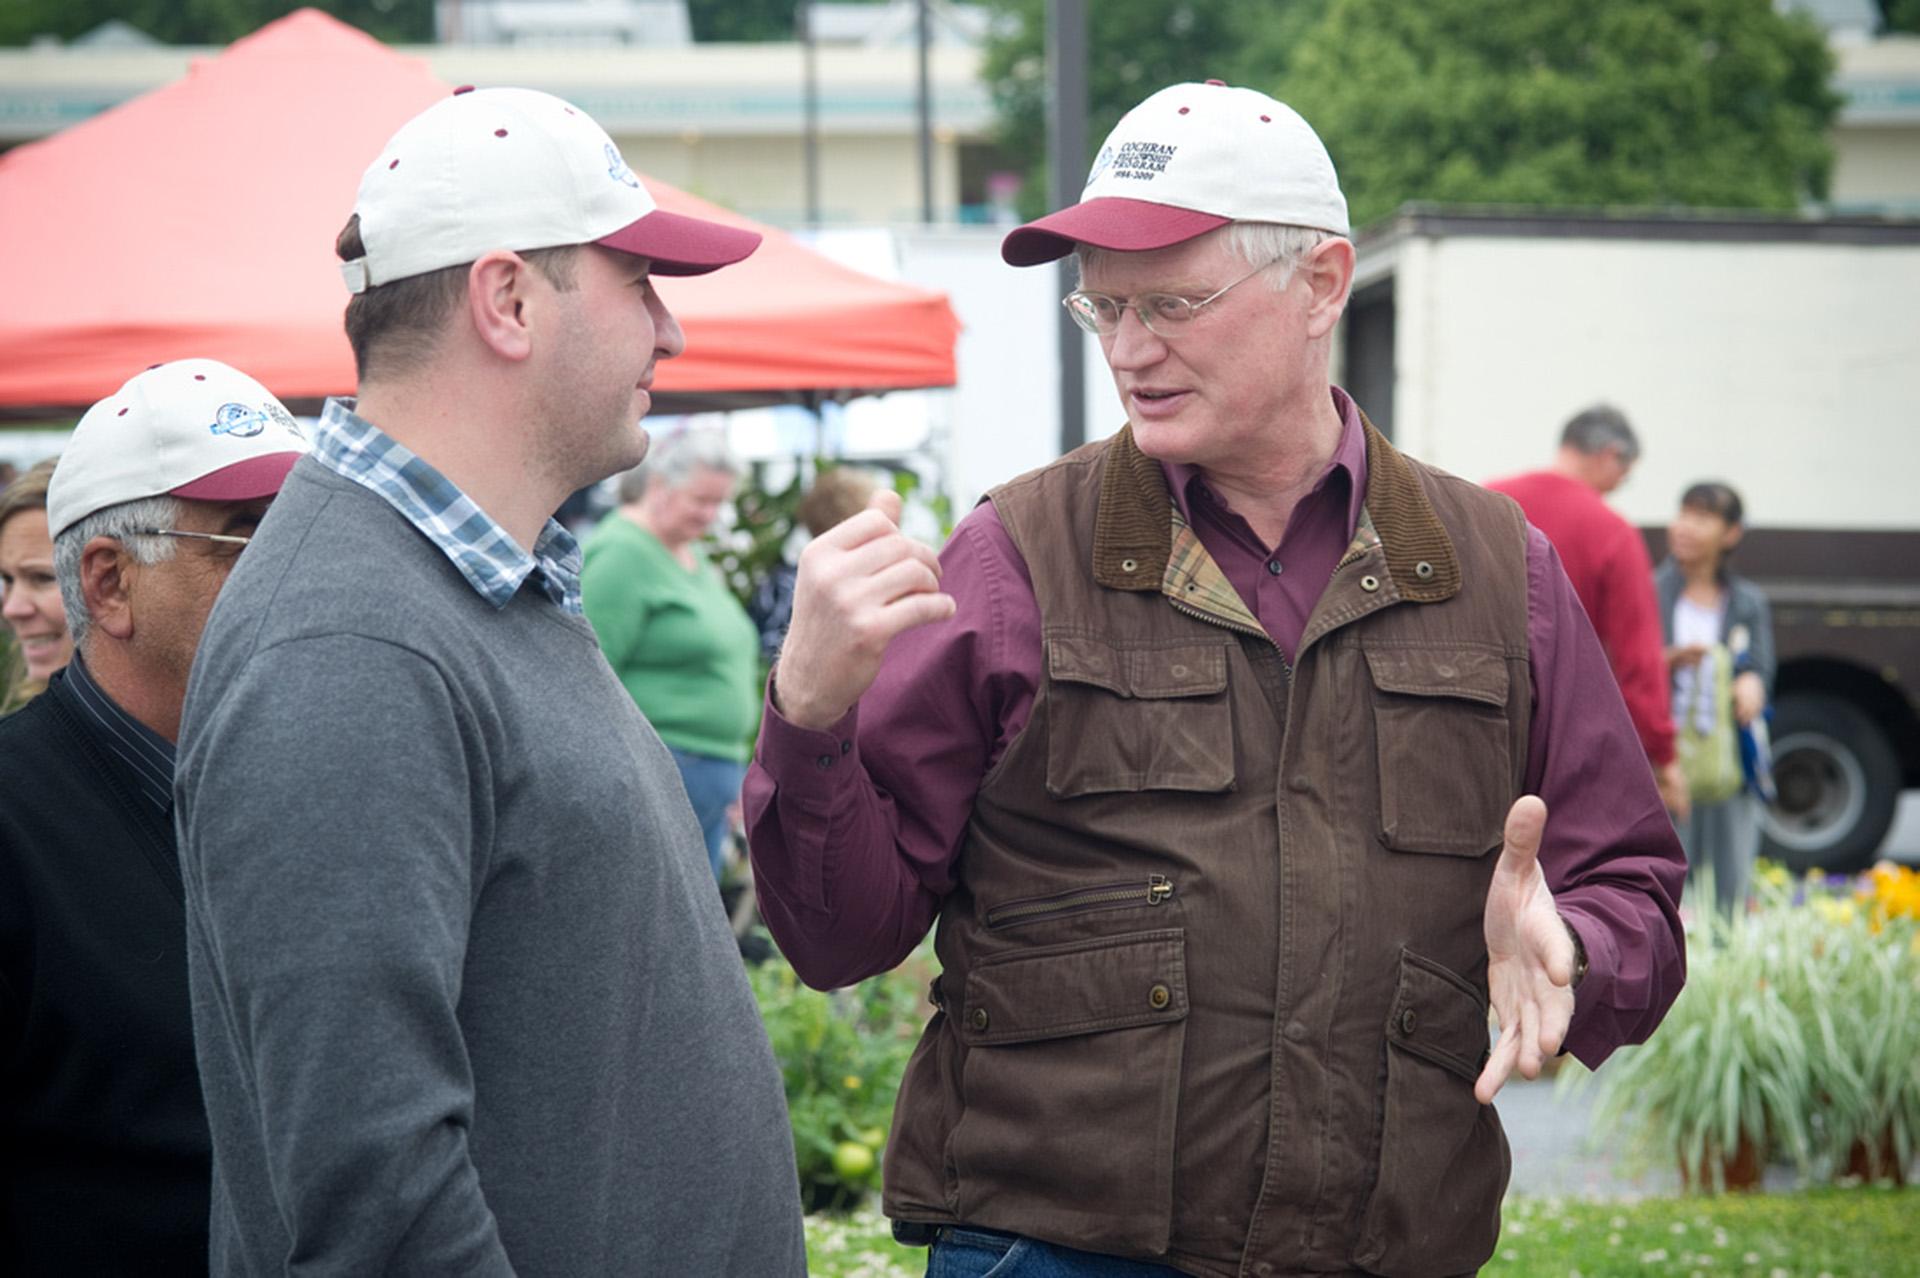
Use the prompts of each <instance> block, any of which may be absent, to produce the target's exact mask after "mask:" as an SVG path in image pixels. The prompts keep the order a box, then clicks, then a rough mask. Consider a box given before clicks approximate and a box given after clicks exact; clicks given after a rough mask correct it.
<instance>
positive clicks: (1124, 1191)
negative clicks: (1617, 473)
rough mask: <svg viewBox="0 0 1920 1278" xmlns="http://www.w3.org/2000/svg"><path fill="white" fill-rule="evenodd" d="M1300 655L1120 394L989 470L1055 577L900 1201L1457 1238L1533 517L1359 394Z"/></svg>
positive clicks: (1048, 1223) (1476, 1209) (1430, 1240)
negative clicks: (1242, 592)
mask: <svg viewBox="0 0 1920 1278" xmlns="http://www.w3.org/2000/svg"><path fill="white" fill-rule="evenodd" d="M1367 454H1368V480H1367V484H1368V487H1367V502H1366V517H1365V518H1363V519H1362V521H1361V529H1360V533H1359V535H1358V536H1357V537H1356V538H1355V540H1354V543H1353V545H1352V547H1351V548H1350V549H1349V551H1348V552H1347V554H1346V555H1345V557H1344V558H1343V559H1342V561H1341V563H1340V565H1339V567H1338V568H1337V569H1336V570H1335V572H1334V575H1333V578H1332V581H1331V583H1330V584H1329V585H1328V586H1327V588H1326V591H1325V593H1324V594H1323V595H1322V596H1321V598H1320V600H1319V602H1318V604H1317V605H1316V607H1315V608H1314V611H1313V613H1312V616H1311V617H1310V618H1309V620H1308V622H1307V626H1306V630H1305V633H1304V636H1303V638H1302V641H1301V645H1300V651H1299V653H1298V654H1297V656H1296V659H1295V662H1294V664H1293V666H1292V668H1291V669H1290V668H1289V667H1288V664H1287V663H1286V661H1285V660H1284V659H1283V657H1282V654H1281V653H1280V652H1279V650H1278V649H1277V648H1276V647H1275V646H1274V644H1273V643H1272V641H1271V640H1270V639H1268V638H1267V637H1266V635H1265V633H1264V632H1263V631H1261V630H1260V628H1259V626H1258V624H1257V622H1255V621H1254V619H1253V618H1252V616H1251V614H1249V613H1247V612H1246V609H1245V606H1244V605H1243V604H1240V603H1239V601H1238V598H1237V596H1235V595H1233V593H1232V591H1231V588H1230V587H1228V586H1227V585H1226V583H1225V578H1224V576H1222V575H1221V574H1220V571H1219V569H1218V567H1217V566H1216V565H1214V564H1213V562H1212V560H1211V559H1210V558H1209V557H1208V556H1207V555H1206V553H1205V551H1204V550H1203V549H1201V548H1200V547H1199V545H1198V542H1197V539H1195V538H1194V537H1193V535H1192V533H1191V532H1190V531H1188V530H1186V529H1184V527H1182V526H1181V525H1180V523H1179V520H1178V516H1177V512H1176V511H1175V510H1174V508H1173V507H1172V505H1171V503H1170V500H1169V497H1168V493H1167V490H1166V485H1165V481H1164V479H1163V477H1162V473H1161V470H1160V468H1159V466H1158V464H1157V463H1155V462H1153V461H1152V460H1150V459H1149V458H1147V457H1146V456H1145V455H1143V454H1142V453H1141V452H1140V451H1139V449H1138V448H1137V447H1136V446H1135V445H1134V443H1133V438H1132V435H1131V432H1130V431H1127V430H1123V431H1121V432H1120V433H1119V434H1118V435H1116V436H1114V437H1113V438H1111V439H1109V440H1106V441H1103V442H1100V443H1097V444H1092V445H1089V446H1087V447H1085V448H1082V449H1080V450H1078V451H1077V452H1075V453H1073V454H1071V455H1069V456H1067V457H1065V458H1062V459H1061V460H1060V461H1058V462H1056V463H1054V464H1053V465H1051V466H1049V467H1046V468H1045V469H1042V470H1040V471H1036V472H1034V473H1032V474H1030V475H1027V476H1024V477H1022V478H1020V479H1017V480H1015V481H1013V482H1012V483H1010V484H1007V485H1006V486H1005V487H1002V488H1000V489H997V490H995V491H994V492H993V493H992V494H991V496H992V499H993V502H994V505H995V508H996V511H997V513H998V514H999V517H1000V520H1001V522H1002V524H1003V525H1004V526H1005V527H1006V530H1007V532H1008V534H1009V535H1010V536H1011V538H1012V540H1013V543H1014V545H1015V546H1016V547H1017V548H1018V550H1019V552H1020V554H1021V555H1022V556H1023V557H1024V558H1025V561H1026V563H1027V566H1028V568H1029V570H1030V571H1031V573H1032V576H1033V584H1034V592H1035V596H1036V598H1037V600H1038V602H1039V606H1040V616H1041V623H1042V641H1043V644H1044V649H1045V651H1044V654H1043V658H1044V660H1043V673H1042V678H1041V682H1040V687H1039V691H1038V695H1037V697H1036V699H1035V702H1034V707H1033V712H1032V718H1031V720H1030V721H1029V722H1028V724H1027V726H1026V728H1025V730H1024V731H1023V732H1022V733H1021V734H1020V735H1019V737H1018V738H1017V739H1015V740H1014V741H1013V742H1012V743H1011V744H1010V745H1009V746H1008V747H1007V750H1006V752H1005V754H1004V755H1003V756H1002V757H1001V759H1000V760H999V762H998V763H997V764H996V765H995V767H994V768H993V770H992V771H991V772H990V773H989V774H988V775H987V777H986V778H985V779H984V781H983V783H982V785H981V788H980V791H979V795H978V798H977V799H976V801H975V806H974V810H973V814H972V818H971V822H970V824H969V826H968V829H967V833H966V836H965V840H964V843H963V846H962V849H961V852H960V860H959V865H958V867H957V868H958V884H959V886H958V887H957V888H956V889H955V890H954V892H953V893H952V894H951V895H950V896H949V897H948V898H947V900H946V902H945V903H944V905H943V907H942V911H941V914H940V920H939V927H938V932H937V939H936V946H937V949H938V952H939V957H940V962H941V967H942V975H941V976H940V978H939V980H938V981H937V982H936V983H935V989H934V996H935V998H936V1001H937V1006H938V1011H937V1012H936V1013H935V1015H934V1016H933V1018H932V1020H931V1022H930V1023H929V1024H928V1026H927V1028H926V1031H925V1033H924V1035H923V1036H922V1039H921V1042H920V1044H919V1046H918V1048H917V1049H916V1051H915V1053H914V1056H913V1059H912V1062H911V1063H910V1064H909V1066H908V1069H907V1075H906V1079H905V1081H904V1083H903V1085H902V1087H901V1092H900V1099H899V1103H898V1108H897V1111H896V1118H895V1125H894V1131H893V1136H892V1142H891V1146H890V1148H889V1151H888V1157H887V1165H886V1178H885V1180H886V1193H885V1206H886V1211H887V1213H888V1215H890V1216H892V1217H894V1218H895V1219H901V1220H917V1221H929V1222H947V1223H953V1222H959V1223H965V1224H969V1225H976V1226H984V1227H987V1228H994V1229H1003V1230H1010V1231H1013V1232H1017V1233H1021V1234H1026V1235H1030V1236H1034V1237H1037V1238H1042V1239H1046V1240H1049V1241H1054V1242H1058V1243H1062V1244H1065V1245H1068V1246H1072V1247H1078V1248H1082V1249H1085V1250H1090V1251H1096V1252H1105V1253H1110V1254H1114V1255H1121V1256H1132V1257H1141V1258H1156V1259H1161V1260H1164V1261H1166V1262H1167V1263H1170V1264H1173V1265H1176V1266H1178V1267H1180V1268H1182V1269H1185V1270H1188V1271H1191V1272H1193V1273H1197V1274H1207V1275H1223V1276H1224V1275H1255V1276H1258V1278H1269V1276H1270V1275H1278V1274H1292V1273H1327V1272H1335V1273H1338V1272H1349V1271H1352V1270H1354V1269H1360V1270H1364V1271H1367V1272H1372V1273H1379V1274H1389V1275H1399V1274H1408V1275H1413V1274H1419V1275H1430V1274H1457V1273H1462V1272H1466V1271H1471V1270H1473V1269H1474V1268H1476V1267H1477V1266H1479V1265H1480V1264H1481V1263H1482V1262H1484V1261H1485V1260H1486V1259H1487V1258H1488V1257H1489V1256H1490V1255H1491V1253H1492V1251H1493V1246H1494V1241H1495V1238H1496V1235H1497V1232H1498V1222H1499V1205H1500V1199H1501V1196H1502V1193H1503V1192H1504V1190H1505V1187H1506V1180H1507V1172H1508V1165H1509V1164H1508V1154H1507V1145H1506V1139H1505V1137H1504V1135H1503V1134H1502V1132H1501V1130H1500V1124H1499V1120H1498V1118H1497V1116H1496V1115H1495V1113H1494V1111H1493V1109H1492V1108H1490V1107H1484V1106H1481V1105H1479V1104H1478V1103H1477V1102H1476V1101H1475V1100H1474V1097H1473V1092H1472V1087H1473V1081H1474V1079H1475V1077H1476V1076H1477V1074H1478V1071H1479V1069H1480V1067H1481V1064H1482V1062H1483V1060H1484V1058H1485V1056H1486V1054H1487V1015H1486V1004H1487V985H1486V978H1487V954H1486V944H1485V939H1484V932H1483V918H1484V913H1485V907H1486V896H1487V888H1488V883H1489V880H1490V878H1491V876H1492V873H1493V866H1494V862H1495V860H1496V853H1497V850H1498V849H1499V847H1500V844H1501V831H1502V826H1503V823H1504V820H1505V817H1506V813H1507V809H1508V807H1509V806H1510V805H1511V804H1512V802H1513V800H1514V799H1515V798H1516V797H1518V795H1519V794H1520V792H1521V786H1522V778H1523V775H1524V769H1525V766H1526V757H1527V723H1528V714H1529V708H1530V682H1529V677H1528V644H1527V585H1526V582H1527V573H1526V540H1525V538H1526V534H1525V524H1524V521H1523V520H1522V518H1521V516H1520V514H1519V512H1518V509H1517V508H1516V507H1515V506H1514V505H1513V503H1512V502H1510V501H1508V500H1507V499H1505V498H1502V497H1497V496H1494V495H1492V494H1490V493H1487V492H1485V491H1483V490H1481V489H1479V488H1477V487H1475V486H1473V485H1471V484H1467V483H1464V482H1462V481H1460V480H1458V479H1454V478H1452V477H1450V476H1446V475H1444V474H1441V473H1439V472H1437V471H1434V470H1431V469H1430V468H1427V467H1424V466H1421V465H1419V464H1417V463H1415V462H1412V461H1411V460H1409V459H1407V458H1405V457H1404V456H1402V455H1401V454H1400V453H1398V452H1397V451H1395V450H1394V449H1393V448H1392V447H1391V446H1390V445H1389V444H1388V443H1387V442H1386V440H1385V439H1383V438H1382V437H1381V436H1380V435H1379V434H1377V433H1376V432H1374V431H1373V430H1372V428H1371V427H1370V426H1369V427H1368V428H1367Z"/></svg>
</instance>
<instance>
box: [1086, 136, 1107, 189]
mask: <svg viewBox="0 0 1920 1278" xmlns="http://www.w3.org/2000/svg"><path fill="white" fill-rule="evenodd" d="M1112 165H1113V148H1112V147H1110V146H1103V147H1101V148H1100V154H1098V155H1096V156H1094V157H1093V168H1092V169H1091V170H1089V171H1088V173H1087V185H1088V186H1092V185H1093V184H1094V183H1095V182H1098V181H1099V180H1100V175H1101V174H1102V173H1105V172H1106V171H1107V170H1108V169H1109V168H1110V167H1112Z"/></svg>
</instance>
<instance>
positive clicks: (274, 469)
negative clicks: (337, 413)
mask: <svg viewBox="0 0 1920 1278" xmlns="http://www.w3.org/2000/svg"><path fill="white" fill-rule="evenodd" d="M306 451H307V441H306V440H305V439H304V438H303V437H302V436H301V434H300V427H299V424H298V423H297V422H296V421H295V420H294V418H293V414H292V413H289V412H288V411H287V409H286V406H285V405H283V404H282V403H281V402H280V401H279V400H277V399H275V398H274V397H273V395H272V393H271V392H269V391H268V390H267V388H266V387H264V386H262V385H261V384H260V383H259V382H256V381H254V380H253V379H252V378H251V377H248V376H247V375H246V374H245V373H242V372H240V371H239V370H238V369H234V368H229V367H228V366H227V365H225V364H222V363H220V362H219V361H218V360H211V359H179V360H174V361H173V362H172V363H168V364H155V365H154V366H153V367H152V368H149V369H147V370H146V371H145V372H144V373H140V374H137V375H136V376H134V377H132V378H129V379H128V381H127V383H126V385H124V386H122V387H121V388H120V389H119V390H117V391H115V392H114V393H113V394H111V395H109V396H107V397H106V398H105V399H103V400H101V401H100V402H99V403H97V404H95V405H94V406H93V407H92V408H89V409H88V410H87V412H86V416H84V417H82V418H81V419H80V424H79V425H78V426H76V427H75V428H74V431H73V439H72V440H71V441H69V442H68V444H67V447H66V449H65V451H63V452H62V453H61V454H60V464H59V465H58V466H55V467H54V470H53V478H52V480H50V481H49V482H48V485H47V525H48V531H49V532H50V533H51V535H53V536H55V537H58V536H59V535H60V534H61V533H63V532H65V531H66V530H67V529H69V528H71V527H73V525H75V524H77V523H79V522H80V521H81V520H82V519H85V518H86V517H87V516H88V515H91V514H94V513H95V512H96V511H101V510H105V509H106V508H107V507H109V506H118V505H120V504H121V503H122V502H129V501H138V500H140V499H141V498H143V497H160V496H173V497H188V498H192V499H194V500H196V501H251V500H253V499H254V498H256V497H271V496H272V495H273V494H275V493H277V492H279V491H280V485H281V483H282V482H283V481H285V479H286V477H287V472H288V471H289V470H292V469H293V464H294V463H295V462H297V461H299V460H300V458H301V457H302V456H304V455H305V454H306Z"/></svg>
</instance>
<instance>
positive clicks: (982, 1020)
mask: <svg viewBox="0 0 1920 1278" xmlns="http://www.w3.org/2000/svg"><path fill="white" fill-rule="evenodd" d="M967 1024H969V1025H971V1026H973V1028H974V1029H976V1030H979V1031H982V1032H984V1031H985V1030H986V1028H987V1009H986V1008H984V1007H976V1008H974V1009H973V1010H972V1011H971V1012H969V1013H967Z"/></svg>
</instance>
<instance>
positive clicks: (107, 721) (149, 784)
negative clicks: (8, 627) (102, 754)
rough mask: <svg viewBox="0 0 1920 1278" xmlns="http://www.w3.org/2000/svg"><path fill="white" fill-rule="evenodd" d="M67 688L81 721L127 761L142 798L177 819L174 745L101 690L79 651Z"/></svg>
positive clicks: (106, 747) (100, 742)
mask: <svg viewBox="0 0 1920 1278" xmlns="http://www.w3.org/2000/svg"><path fill="white" fill-rule="evenodd" d="M65 677H66V683H67V689H68V691H70V692H71V693H72V694H73V700H74V702H75V703H76V704H77V705H78V706H79V707H80V709H81V710H82V711H83V712H84V714H83V715H82V718H81V722H82V723H84V724H85V726H86V729H87V731H88V732H90V733H92V734H93V738H94V740H95V742H96V743H98V745H99V746H100V748H101V749H102V750H105V751H106V752H107V753H109V754H111V755H113V757H114V758H116V759H119V760H121V761H122V762H124V763H125V764H126V765H127V767H128V768H130V769H131V770H132V771H133V774H134V777H135V779H136V780H137V781H138V782H139V784H140V793H141V795H142V797H144V798H145V799H147V800H148V801H149V802H150V803H152V804H153V806H154V808H155V810H156V811H158V812H159V813H160V815H161V817H163V818H164V819H166V820H168V821H171V820H172V819H173V742H171V741H169V740H167V739H166V738H165V737H163V736H161V735H160V734H159V733H157V732H155V731H154V730H153V729H152V728H149V727H148V726H147V725H146V724H144V723H142V722H140V721H139V720H138V719H136V718H134V717H133V716H132V715H130V714H128V713H127V712H126V711H125V710H122V709H121V708H120V703H119V702H117V701H115V700H114V699H113V698H112V697H110V696H108V695H107V694H106V693H105V692H104V691H102V690H101V688H100V685H99V684H97V683H95V682H94V681H93V676H92V675H90V674H88V673H87V663H86V662H85V661H84V660H82V658H81V656H80V654H79V653H78V652H76V653H74V654H73V660H72V661H71V662H70V663H69V664H68V665H67V669H66V675H65Z"/></svg>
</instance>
